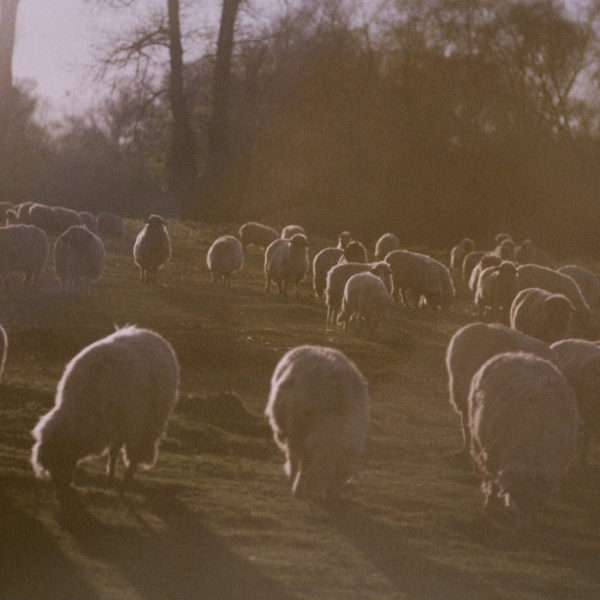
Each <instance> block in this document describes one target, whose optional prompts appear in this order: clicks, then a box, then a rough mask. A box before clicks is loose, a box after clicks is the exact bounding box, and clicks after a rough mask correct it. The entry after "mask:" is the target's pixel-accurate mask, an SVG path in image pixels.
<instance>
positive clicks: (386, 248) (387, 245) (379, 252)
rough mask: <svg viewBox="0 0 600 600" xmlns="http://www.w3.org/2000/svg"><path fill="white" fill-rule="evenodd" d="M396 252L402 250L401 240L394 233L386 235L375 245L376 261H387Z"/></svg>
mask: <svg viewBox="0 0 600 600" xmlns="http://www.w3.org/2000/svg"><path fill="white" fill-rule="evenodd" d="M394 250H400V240H399V239H398V238H397V237H396V236H395V235H394V234H393V233H384V234H383V235H382V236H381V237H380V238H379V239H378V240H377V243H376V244H375V261H376V262H379V261H382V260H385V257H386V256H387V255H388V254H389V253H390V252H393V251H394Z"/></svg>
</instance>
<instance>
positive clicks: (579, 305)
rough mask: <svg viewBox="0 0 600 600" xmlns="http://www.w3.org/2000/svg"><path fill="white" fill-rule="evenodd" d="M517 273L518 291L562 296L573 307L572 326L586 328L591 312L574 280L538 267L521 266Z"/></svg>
mask: <svg viewBox="0 0 600 600" xmlns="http://www.w3.org/2000/svg"><path fill="white" fill-rule="evenodd" d="M517 271H518V273H519V287H520V289H522V290H525V289H527V288H541V289H542V290H546V291H547V292H552V293H553V294H563V296H566V297H567V298H568V299H569V300H570V301H571V304H572V305H573V306H574V307H575V314H574V315H573V326H574V327H575V328H576V329H581V330H585V329H586V328H587V327H588V325H589V322H590V319H591V316H592V311H591V310H590V307H589V306H588V303H587V302H586V301H585V299H584V297H583V295H582V294H581V290H580V289H579V286H578V285H577V284H576V283H575V280H574V279H572V278H571V277H569V276H568V275H565V274H564V273H559V272H558V271H554V270H553V269H549V268H548V267H541V266H539V265H521V266H520V267H518V268H517Z"/></svg>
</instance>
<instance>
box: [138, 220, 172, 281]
mask: <svg viewBox="0 0 600 600" xmlns="http://www.w3.org/2000/svg"><path fill="white" fill-rule="evenodd" d="M144 223H145V227H144V228H143V229H142V230H141V231H140V232H139V233H138V236H137V238H136V240H135V244H134V246H133V258H134V260H135V264H136V265H138V267H139V268H140V279H141V280H142V281H143V282H145V283H150V284H156V278H157V275H158V269H160V268H161V267H162V266H163V265H164V264H165V263H166V262H167V261H168V260H169V259H170V258H171V238H170V237H169V232H168V231H167V222H166V221H165V220H164V219H163V218H162V217H160V216H159V215H151V216H150V217H149V218H148V219H146V220H145V221H144Z"/></svg>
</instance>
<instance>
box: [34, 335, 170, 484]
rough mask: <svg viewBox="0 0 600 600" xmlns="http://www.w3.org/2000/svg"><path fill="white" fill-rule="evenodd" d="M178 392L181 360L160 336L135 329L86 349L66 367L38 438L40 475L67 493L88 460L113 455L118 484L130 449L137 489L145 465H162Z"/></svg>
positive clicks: (110, 468) (129, 476)
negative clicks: (138, 473)
mask: <svg viewBox="0 0 600 600" xmlns="http://www.w3.org/2000/svg"><path fill="white" fill-rule="evenodd" d="M178 385H179V365H178V363H177V358H176V356H175V352H174V351H173V348H172V347H171V346H170V344H169V343H168V342H167V341H166V340H165V339H164V338H163V337H161V336H160V335H159V334H157V333H155V332H154V331H150V330H148V329H139V328H137V327H135V326H128V327H124V328H123V329H119V330H118V331H116V332H115V333H113V334H111V335H109V336H108V337H105V338H103V339H101V340H98V341H96V342H94V343H93V344H91V345H89V346H88V347H87V348H84V349H83V350H82V351H81V352H79V354H77V356H75V357H74V358H73V359H72V360H71V361H70V362H69V364H68V365H67V367H66V369H65V372H64V373H63V376H62V378H61V380H60V382H59V384H58V388H57V392H56V400H55V405H54V408H53V409H52V410H51V411H50V412H48V413H47V414H45V415H44V416H43V417H42V418H41V419H40V421H39V422H38V424H37V425H36V427H35V429H34V430H33V431H32V435H33V437H34V439H35V445H34V446H33V451H32V458H31V463H32V465H33V468H34V471H35V473H36V475H37V476H38V477H40V478H46V479H47V478H51V479H52V481H53V482H54V484H55V485H56V487H57V489H58V490H59V491H64V490H65V489H66V488H68V487H69V486H70V485H71V483H72V481H73V475H74V471H75V467H76V465H77V463H78V462H79V461H80V460H81V459H83V458H87V457H90V456H98V455H101V454H104V453H105V452H107V451H108V465H107V475H108V480H109V481H112V480H113V479H114V476H115V466H116V461H117V456H118V454H119V452H120V451H121V448H123V449H124V457H123V458H124V463H125V466H126V467H127V470H126V472H125V482H126V483H130V482H131V481H132V480H133V476H134V472H135V469H136V467H137V466H138V465H141V466H142V467H144V468H150V467H152V466H153V465H154V463H155V462H156V458H157V453H158V445H159V442H160V439H161V438H162V436H163V435H164V432H165V429H166V425H167V420H168V418H169V415H170V414H171V410H172V409H173V406H174V405H175V402H176V399H177V388H178Z"/></svg>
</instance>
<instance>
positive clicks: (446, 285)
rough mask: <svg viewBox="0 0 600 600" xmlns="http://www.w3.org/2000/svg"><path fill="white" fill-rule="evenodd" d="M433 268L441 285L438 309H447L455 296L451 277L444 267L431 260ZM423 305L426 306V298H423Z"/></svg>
mask: <svg viewBox="0 0 600 600" xmlns="http://www.w3.org/2000/svg"><path fill="white" fill-rule="evenodd" d="M431 262H432V263H433V266H434V267H435V268H436V269H437V272H438V275H439V277H440V284H441V285H442V299H441V302H440V305H439V308H448V307H449V306H451V305H452V303H453V302H454V298H455V296H456V289H455V288H454V283H453V281H452V275H450V271H449V269H448V267H447V266H446V265H443V264H442V263H441V262H439V261H437V260H435V259H433V258H432V259H431ZM425 303H426V304H427V298H425ZM431 308H438V307H436V306H432V307H431Z"/></svg>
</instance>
